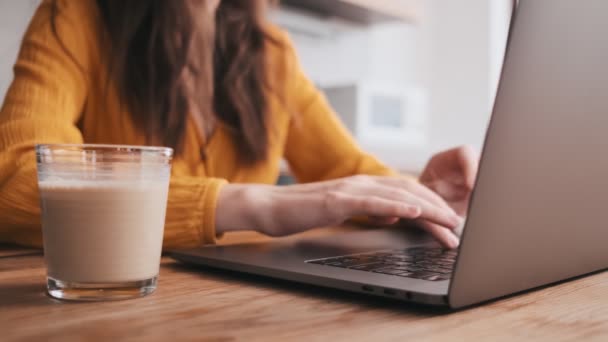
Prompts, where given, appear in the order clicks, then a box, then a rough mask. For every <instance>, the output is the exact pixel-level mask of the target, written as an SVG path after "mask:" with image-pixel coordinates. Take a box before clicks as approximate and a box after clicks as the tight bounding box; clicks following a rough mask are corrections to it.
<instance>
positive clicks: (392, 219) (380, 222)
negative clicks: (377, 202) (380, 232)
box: [369, 216, 399, 226]
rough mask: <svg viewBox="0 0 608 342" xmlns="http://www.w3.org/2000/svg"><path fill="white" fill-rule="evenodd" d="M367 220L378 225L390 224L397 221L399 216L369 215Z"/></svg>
mask: <svg viewBox="0 0 608 342" xmlns="http://www.w3.org/2000/svg"><path fill="white" fill-rule="evenodd" d="M369 222H370V223H372V224H376V225H380V226H390V225H393V224H395V223H397V222H399V217H378V216H370V217H369Z"/></svg>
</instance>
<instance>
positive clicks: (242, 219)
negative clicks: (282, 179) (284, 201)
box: [216, 184, 272, 234]
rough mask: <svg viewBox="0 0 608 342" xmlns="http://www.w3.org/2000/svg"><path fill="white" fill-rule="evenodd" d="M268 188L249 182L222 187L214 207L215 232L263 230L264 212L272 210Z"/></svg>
mask: <svg viewBox="0 0 608 342" xmlns="http://www.w3.org/2000/svg"><path fill="white" fill-rule="evenodd" d="M269 188H271V186H264V185H250V184H249V185H244V184H228V185H225V186H224V187H222V190H221V191H220V194H219V198H218V204H217V208H216V232H217V233H218V234H221V233H225V232H230V231H240V230H257V231H263V228H264V226H265V224H264V222H265V221H266V219H265V217H266V216H267V215H266V214H267V213H268V212H269V211H272V210H271V207H272V204H271V203H272V201H271V200H270V197H271V196H268V195H269V194H270V191H268V189H269Z"/></svg>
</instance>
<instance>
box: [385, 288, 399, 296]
mask: <svg viewBox="0 0 608 342" xmlns="http://www.w3.org/2000/svg"><path fill="white" fill-rule="evenodd" d="M384 294H385V295H389V296H396V295H397V291H395V290H391V289H384Z"/></svg>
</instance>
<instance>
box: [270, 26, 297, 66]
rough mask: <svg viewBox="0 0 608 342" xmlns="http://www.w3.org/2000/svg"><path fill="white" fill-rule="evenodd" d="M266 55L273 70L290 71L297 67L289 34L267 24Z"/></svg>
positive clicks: (295, 54)
mask: <svg viewBox="0 0 608 342" xmlns="http://www.w3.org/2000/svg"><path fill="white" fill-rule="evenodd" d="M266 36H267V38H268V39H267V53H268V55H269V57H270V61H271V63H272V64H273V65H274V68H277V67H281V68H283V69H286V71H287V70H290V69H293V68H294V67H296V66H297V65H298V57H297V53H296V49H295V48H294V44H293V42H292V40H291V37H290V36H289V33H288V32H287V31H286V30H284V29H283V28H281V27H279V26H277V25H275V24H272V23H269V24H267V26H266Z"/></svg>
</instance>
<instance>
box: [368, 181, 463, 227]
mask: <svg viewBox="0 0 608 342" xmlns="http://www.w3.org/2000/svg"><path fill="white" fill-rule="evenodd" d="M364 193H367V194H370V195H373V196H376V197H380V198H383V199H388V200H392V201H397V202H401V203H408V204H409V205H415V206H418V207H419V208H420V210H421V213H420V217H421V218H424V219H427V220H429V221H432V222H435V223H437V224H440V225H442V226H444V227H446V228H450V229H453V228H456V227H457V226H458V225H459V224H460V223H461V221H462V219H461V218H460V216H458V214H457V213H456V212H455V211H454V210H453V209H452V208H450V207H444V206H438V205H435V204H433V203H431V202H429V201H427V200H426V199H424V198H422V197H419V196H417V195H416V194H414V193H411V192H408V191H406V190H403V189H400V188H397V187H390V186H386V185H381V184H377V185H372V186H370V187H369V188H367V189H366V192H364ZM363 196H364V195H363Z"/></svg>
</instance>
